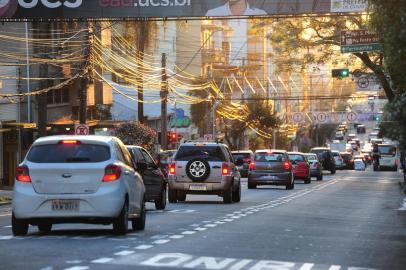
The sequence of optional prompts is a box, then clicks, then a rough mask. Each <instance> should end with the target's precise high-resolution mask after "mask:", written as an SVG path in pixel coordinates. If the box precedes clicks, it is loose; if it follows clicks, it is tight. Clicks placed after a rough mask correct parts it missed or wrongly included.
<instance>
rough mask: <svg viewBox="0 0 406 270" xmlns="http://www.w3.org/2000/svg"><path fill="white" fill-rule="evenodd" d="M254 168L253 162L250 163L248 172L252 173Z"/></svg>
mask: <svg viewBox="0 0 406 270" xmlns="http://www.w3.org/2000/svg"><path fill="white" fill-rule="evenodd" d="M254 167H255V163H254V162H251V163H250V166H249V170H250V171H253V170H254Z"/></svg>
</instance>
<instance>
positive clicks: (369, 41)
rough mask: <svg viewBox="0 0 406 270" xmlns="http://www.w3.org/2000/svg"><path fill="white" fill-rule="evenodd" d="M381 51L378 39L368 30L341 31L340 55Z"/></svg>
mask: <svg viewBox="0 0 406 270" xmlns="http://www.w3.org/2000/svg"><path fill="white" fill-rule="evenodd" d="M381 49H382V45H381V44H380V43H379V37H378V36H377V35H376V34H374V33H371V32H369V31H368V30H344V31H341V52H342V53H353V52H369V51H379V50H381Z"/></svg>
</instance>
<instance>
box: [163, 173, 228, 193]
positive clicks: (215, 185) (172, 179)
mask: <svg viewBox="0 0 406 270" xmlns="http://www.w3.org/2000/svg"><path fill="white" fill-rule="evenodd" d="M232 182H233V176H223V177H222V179H221V182H192V181H182V182H181V181H178V180H177V178H176V176H169V177H168V185H169V188H170V189H173V190H183V191H185V192H186V193H203V194H204V193H211V192H214V193H216V192H220V191H224V190H227V189H228V188H230V185H231V183H232ZM193 185H202V186H204V187H205V190H194V189H193Z"/></svg>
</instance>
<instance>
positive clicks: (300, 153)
mask: <svg viewBox="0 0 406 270" xmlns="http://www.w3.org/2000/svg"><path fill="white" fill-rule="evenodd" d="M288 155H301V156H304V153H302V152H288Z"/></svg>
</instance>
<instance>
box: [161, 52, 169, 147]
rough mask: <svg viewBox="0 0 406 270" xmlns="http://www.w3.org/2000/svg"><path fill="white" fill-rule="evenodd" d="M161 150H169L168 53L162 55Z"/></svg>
mask: <svg viewBox="0 0 406 270" xmlns="http://www.w3.org/2000/svg"><path fill="white" fill-rule="evenodd" d="M161 80H162V81H161V149H163V150H167V149H168V138H167V134H168V129H167V125H168V123H167V103H168V76H167V74H166V53H162V76H161Z"/></svg>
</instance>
